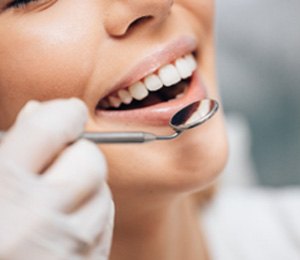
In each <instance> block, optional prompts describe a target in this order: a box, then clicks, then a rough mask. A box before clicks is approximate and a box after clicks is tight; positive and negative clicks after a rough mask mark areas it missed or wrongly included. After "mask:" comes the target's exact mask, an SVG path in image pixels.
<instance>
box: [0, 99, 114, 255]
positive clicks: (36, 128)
mask: <svg viewBox="0 0 300 260" xmlns="http://www.w3.org/2000/svg"><path fill="white" fill-rule="evenodd" d="M86 119H87V109H86V107H85V106H84V104H83V102H81V101H79V100H78V99H70V100H55V101H50V102H45V103H39V102H34V101H31V102H29V103H28V104H27V105H26V106H25V108H24V109H23V110H22V112H21V113H20V115H19V117H18V119H17V121H16V123H15V125H14V126H13V127H12V128H11V129H10V130H9V131H8V133H7V134H6V135H5V137H4V138H3V140H2V141H1V143H0V259H13V260H15V259H20V260H24V259H30V260H35V259H37V260H43V259H51V260H54V259H68V260H76V259H97V260H98V259H99V260H100V259H101V260H102V259H108V254H109V250H110V245H111V237H112V228H113V215H114V207H113V203H112V199H111V195H110V192H109V189H108V187H107V185H106V182H105V178H106V163H105V160H104V157H103V155H102V154H101V153H100V151H99V149H98V148H97V146H96V145H94V144H92V143H90V142H88V141H86V140H80V141H76V142H74V140H76V138H77V137H78V135H79V134H80V133H81V132H82V131H83V127H84V124H85V122H86ZM71 142H74V143H73V144H71V145H69V146H67V144H70V143H71Z"/></svg>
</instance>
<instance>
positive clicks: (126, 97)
mask: <svg viewBox="0 0 300 260" xmlns="http://www.w3.org/2000/svg"><path fill="white" fill-rule="evenodd" d="M118 96H119V98H120V99H121V101H122V102H123V103H124V104H127V105H128V104H130V103H131V101H132V96H131V95H130V93H129V91H127V90H126V89H121V90H119V91H118Z"/></svg>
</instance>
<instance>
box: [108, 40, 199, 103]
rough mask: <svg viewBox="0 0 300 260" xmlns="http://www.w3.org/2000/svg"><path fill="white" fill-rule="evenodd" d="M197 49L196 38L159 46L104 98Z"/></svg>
mask: <svg viewBox="0 0 300 260" xmlns="http://www.w3.org/2000/svg"><path fill="white" fill-rule="evenodd" d="M196 48H197V42H196V40H195V38H194V37H191V36H182V37H180V38H177V39H175V40H173V41H171V42H169V43H168V44H164V45H159V46H157V47H156V48H155V49H154V50H153V51H151V52H150V54H147V55H146V56H145V57H144V58H143V59H142V60H140V61H139V62H138V63H137V64H135V65H134V66H133V67H132V69H131V70H130V71H129V73H127V74H126V75H125V77H123V78H122V79H121V80H119V81H118V83H117V84H115V85H114V86H113V87H112V88H111V89H110V90H108V91H107V92H106V93H105V94H104V96H103V97H105V96H108V95H109V94H111V93H113V92H116V91H117V90H119V89H122V88H126V87H129V86H130V85H132V84H134V83H135V82H137V81H139V80H141V79H142V78H144V77H146V76H147V75H149V74H151V73H153V72H155V71H156V70H158V69H159V68H160V67H162V66H163V65H165V64H168V63H171V62H172V61H174V60H176V59H177V58H179V57H181V56H184V55H185V54H188V53H191V52H194V51H195V50H196Z"/></svg>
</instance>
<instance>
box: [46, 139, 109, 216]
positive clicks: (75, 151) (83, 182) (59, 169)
mask: <svg viewBox="0 0 300 260" xmlns="http://www.w3.org/2000/svg"><path fill="white" fill-rule="evenodd" d="M105 177H106V163H105V159H104V157H103V155H102V154H101V153H100V151H99V149H98V147H97V146H96V145H94V144H92V143H90V142H89V141H86V140H80V141H78V142H76V143H75V144H73V145H72V146H69V147H68V148H67V149H65V150H64V151H63V153H62V154H61V155H60V157H59V158H57V160H56V161H55V162H54V163H53V164H52V165H51V167H50V168H49V169H48V170H47V171H46V172H45V173H44V174H43V176H42V177H41V178H42V180H43V181H44V183H45V184H46V185H48V186H49V187H50V188H51V189H52V191H53V193H55V198H57V199H56V202H55V207H57V208H58V209H60V210H62V211H63V212H71V211H74V210H76V209H78V208H80V207H81V206H82V204H84V203H85V200H88V199H89V198H90V197H92V196H93V195H94V194H95V193H96V192H98V190H99V189H100V187H101V185H102V183H103V182H104V180H105Z"/></svg>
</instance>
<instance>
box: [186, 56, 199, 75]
mask: <svg viewBox="0 0 300 260" xmlns="http://www.w3.org/2000/svg"><path fill="white" fill-rule="evenodd" d="M184 59H185V61H186V62H187V63H188V64H189V67H190V69H191V70H192V71H194V70H195V69H196V68H197V62H196V60H195V58H194V56H193V55H192V54H189V55H186V56H185V57H184Z"/></svg>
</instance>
